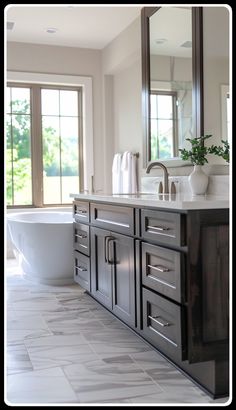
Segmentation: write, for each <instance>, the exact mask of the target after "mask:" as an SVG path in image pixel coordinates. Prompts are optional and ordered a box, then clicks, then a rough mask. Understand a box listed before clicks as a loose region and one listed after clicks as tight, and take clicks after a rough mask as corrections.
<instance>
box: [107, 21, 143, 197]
mask: <svg viewBox="0 0 236 410" xmlns="http://www.w3.org/2000/svg"><path fill="white" fill-rule="evenodd" d="M103 74H104V78H105V83H104V84H105V93H106V97H107V98H106V104H105V106H104V119H105V124H106V130H105V135H104V138H105V143H104V145H105V147H106V149H107V157H106V158H107V165H108V169H107V175H108V178H107V190H108V191H109V190H111V166H112V159H113V156H114V154H115V153H116V152H121V153H122V152H124V151H132V152H139V153H140V158H139V160H138V163H139V164H142V112H141V103H142V100H141V90H142V72H141V17H138V18H137V19H136V20H134V22H133V23H132V24H130V26H129V27H127V28H126V29H125V30H124V31H123V32H122V33H121V34H120V35H119V36H118V37H117V38H115V39H114V40H113V41H112V42H111V43H110V44H109V45H108V46H107V47H105V48H104V49H103ZM108 80H109V82H108ZM108 123H109V124H108ZM106 131H107V132H106ZM111 140H112V143H111ZM108 154H109V155H108ZM138 169H139V167H138Z"/></svg>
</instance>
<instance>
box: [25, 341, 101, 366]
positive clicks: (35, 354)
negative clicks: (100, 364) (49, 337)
mask: <svg viewBox="0 0 236 410" xmlns="http://www.w3.org/2000/svg"><path fill="white" fill-rule="evenodd" d="M27 350H28V354H29V357H30V360H31V363H32V364H33V367H34V369H44V368H49V367H58V366H66V365H70V364H74V363H90V362H93V361H94V360H97V355H96V354H94V353H93V351H92V350H91V348H90V347H89V346H88V345H85V344H83V345H75V346H73V345H69V346H53V345H52V346H38V347H27Z"/></svg>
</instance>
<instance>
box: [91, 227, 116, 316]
mask: <svg viewBox="0 0 236 410" xmlns="http://www.w3.org/2000/svg"><path fill="white" fill-rule="evenodd" d="M109 237H110V232H109V231H105V230H103V229H99V228H94V227H91V293H92V295H93V296H94V297H95V298H96V299H97V300H98V301H99V302H101V303H102V304H103V305H105V306H106V307H108V308H109V309H112V272H111V265H110V264H108V261H107V242H108V241H107V240H108V238H109Z"/></svg>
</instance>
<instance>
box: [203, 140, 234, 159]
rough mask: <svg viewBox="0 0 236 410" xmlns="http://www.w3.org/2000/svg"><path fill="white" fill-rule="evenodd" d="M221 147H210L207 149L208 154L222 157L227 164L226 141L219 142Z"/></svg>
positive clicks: (227, 145)
mask: <svg viewBox="0 0 236 410" xmlns="http://www.w3.org/2000/svg"><path fill="white" fill-rule="evenodd" d="M221 142H222V144H223V145H221V146H216V145H211V146H210V147H209V148H208V152H209V154H215V155H217V156H218V157H222V158H223V159H224V160H225V161H226V162H228V163H229V148H230V147H229V143H228V141H224V140H221Z"/></svg>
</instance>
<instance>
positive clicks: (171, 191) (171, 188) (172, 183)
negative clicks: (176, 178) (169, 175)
mask: <svg viewBox="0 0 236 410" xmlns="http://www.w3.org/2000/svg"><path fill="white" fill-rule="evenodd" d="M170 193H171V194H176V186H175V183H174V182H173V181H172V182H171V186H170Z"/></svg>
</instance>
